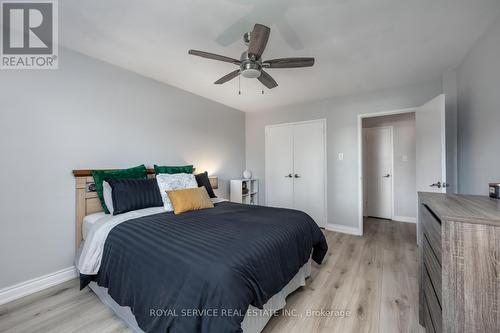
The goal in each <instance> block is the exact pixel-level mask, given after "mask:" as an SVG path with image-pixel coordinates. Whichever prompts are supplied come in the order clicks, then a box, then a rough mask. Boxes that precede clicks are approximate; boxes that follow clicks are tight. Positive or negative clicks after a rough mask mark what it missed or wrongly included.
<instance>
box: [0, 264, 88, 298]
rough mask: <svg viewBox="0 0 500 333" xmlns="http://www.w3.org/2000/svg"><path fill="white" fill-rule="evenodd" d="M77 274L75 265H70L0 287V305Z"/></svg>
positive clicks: (72, 277)
mask: <svg viewBox="0 0 500 333" xmlns="http://www.w3.org/2000/svg"><path fill="white" fill-rule="evenodd" d="M77 276H78V274H77V272H76V268H75V266H72V267H68V268H65V269H61V270H60V271H57V272H53V273H50V274H47V275H43V276H40V277H37V278H34V279H32V280H29V281H25V282H21V283H18V284H15V285H13V286H10V287H7V288H3V289H0V305H2V304H5V303H8V302H11V301H14V300H16V299H18V298H21V297H24V296H28V295H30V294H33V293H36V292H37V291H40V290H43V289H47V288H50V287H53V286H55V285H58V284H60V283H63V282H66V281H69V280H71V279H74V278H76V277H77Z"/></svg>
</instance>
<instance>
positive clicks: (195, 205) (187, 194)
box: [167, 186, 214, 215]
mask: <svg viewBox="0 0 500 333" xmlns="http://www.w3.org/2000/svg"><path fill="white" fill-rule="evenodd" d="M167 194H168V198H169V199H170V202H172V207H173V208H174V214H176V215H177V214H181V213H184V212H189V211H190V210H198V209H204V208H214V204H213V203H212V200H210V197H209V196H208V193H207V190H206V189H205V186H202V187H195V188H188V189H183V190H174V191H167Z"/></svg>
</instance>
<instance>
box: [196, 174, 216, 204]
mask: <svg viewBox="0 0 500 333" xmlns="http://www.w3.org/2000/svg"><path fill="white" fill-rule="evenodd" d="M194 177H195V178H196V182H197V183H198V187H202V186H205V189H206V190H207V193H208V196H209V197H210V198H217V196H216V195H215V193H214V190H213V188H212V185H211V184H210V179H208V172H206V171H205V172H203V173H199V174H197V175H195V176H194Z"/></svg>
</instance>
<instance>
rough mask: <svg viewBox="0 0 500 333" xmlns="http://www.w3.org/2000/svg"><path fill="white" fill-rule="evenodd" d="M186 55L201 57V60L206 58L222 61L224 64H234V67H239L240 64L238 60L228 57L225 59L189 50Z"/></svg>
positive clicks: (220, 56)
mask: <svg viewBox="0 0 500 333" xmlns="http://www.w3.org/2000/svg"><path fill="white" fill-rule="evenodd" d="M188 53H189V54H191V55H195V56H198V57H202V58H207V59H212V60H219V61H224V62H230V63H232V64H235V65H239V64H240V61H239V60H236V59H234V58H230V57H226V56H222V55H219V54H215V53H210V52H204V51H198V50H189V51H188Z"/></svg>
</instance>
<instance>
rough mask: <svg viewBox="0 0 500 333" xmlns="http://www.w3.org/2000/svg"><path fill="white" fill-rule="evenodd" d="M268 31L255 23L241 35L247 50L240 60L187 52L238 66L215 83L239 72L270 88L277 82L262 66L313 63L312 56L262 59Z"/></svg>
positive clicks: (300, 65) (289, 66) (223, 81)
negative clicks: (249, 30)
mask: <svg viewBox="0 0 500 333" xmlns="http://www.w3.org/2000/svg"><path fill="white" fill-rule="evenodd" d="M270 33H271V29H270V28H269V27H266V26H265V25H262V24H256V25H255V26H254V27H253V30H252V31H251V32H247V33H245V34H244V35H243V42H244V43H245V45H247V46H248V50H247V51H244V52H243V53H242V54H241V56H240V60H237V59H234V58H230V57H226V56H222V55H218V54H214V53H209V52H204V51H198V50H189V51H188V53H189V54H191V55H195V56H199V57H203V58H208V59H213V60H219V61H224V62H229V63H232V64H235V65H237V66H239V68H238V69H237V70H235V71H232V72H231V73H229V74H226V75H224V76H223V77H221V78H220V79H218V80H217V81H215V82H214V83H215V84H223V83H226V82H228V81H230V80H232V79H234V78H235V77H238V76H239V75H240V74H241V75H242V76H244V77H246V78H256V79H258V80H259V81H260V82H261V83H262V84H263V85H265V86H266V87H267V88H269V89H272V88H275V87H277V86H278V83H277V82H276V81H275V80H274V79H273V78H272V77H271V75H269V74H268V73H267V72H266V71H265V70H264V68H266V69H267V68H269V69H273V68H298V67H310V66H312V65H314V58H280V59H272V60H265V61H263V60H262V53H263V52H264V49H265V48H266V45H267V41H268V40H269V35H270Z"/></svg>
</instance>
